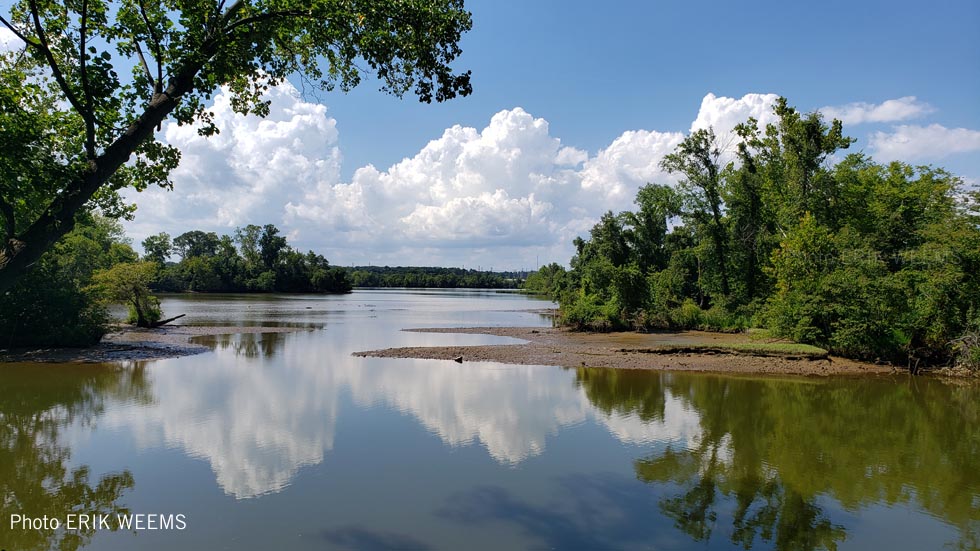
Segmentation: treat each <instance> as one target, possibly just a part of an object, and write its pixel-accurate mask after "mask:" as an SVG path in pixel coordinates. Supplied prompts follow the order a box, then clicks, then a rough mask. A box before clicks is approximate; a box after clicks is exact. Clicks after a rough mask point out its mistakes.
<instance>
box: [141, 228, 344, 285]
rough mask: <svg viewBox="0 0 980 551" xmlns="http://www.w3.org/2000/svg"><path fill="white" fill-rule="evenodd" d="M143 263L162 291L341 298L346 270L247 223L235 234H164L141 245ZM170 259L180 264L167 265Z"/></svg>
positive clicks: (274, 232)
mask: <svg viewBox="0 0 980 551" xmlns="http://www.w3.org/2000/svg"><path fill="white" fill-rule="evenodd" d="M142 245H143V250H144V251H145V252H146V256H145V257H144V258H145V260H148V261H152V262H155V263H156V264H157V265H158V266H160V269H159V273H158V275H157V277H156V279H155V281H154V282H153V283H152V284H151V287H152V288H153V289H154V290H156V291H161V292H184V291H194V292H205V293H210V292H229V293H240V292H281V293H344V292H348V291H350V290H351V282H350V278H349V277H348V274H347V271H346V270H345V269H343V268H340V267H337V266H331V265H330V262H329V261H327V259H326V258H324V257H323V256H322V255H320V254H317V253H315V252H313V251H309V252H306V253H302V252H300V251H298V250H296V249H294V248H293V247H290V246H289V243H288V242H287V240H286V237H285V236H283V235H280V231H279V228H277V227H276V226H274V225H272V224H266V225H265V226H261V227H260V226H257V225H254V224H249V225H247V226H244V227H242V228H238V229H236V230H235V232H234V235H233V236H231V235H221V236H219V235H218V234H217V233H215V232H204V231H200V230H193V231H188V232H184V233H182V234H180V235H178V236H177V237H174V238H173V239H171V237H170V235H169V234H167V233H159V234H156V235H152V236H150V237H147V238H146V239H144V240H143V242H142ZM174 255H179V256H180V261H179V262H170V261H169V260H170V258H171V257H172V256H174Z"/></svg>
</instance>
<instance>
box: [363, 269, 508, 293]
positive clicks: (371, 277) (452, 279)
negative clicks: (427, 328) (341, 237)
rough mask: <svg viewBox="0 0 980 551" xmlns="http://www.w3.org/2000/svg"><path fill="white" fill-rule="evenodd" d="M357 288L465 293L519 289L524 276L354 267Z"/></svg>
mask: <svg viewBox="0 0 980 551" xmlns="http://www.w3.org/2000/svg"><path fill="white" fill-rule="evenodd" d="M349 270H350V280H351V283H352V284H353V285H354V286H355V287H421V288H437V289H450V288H463V289H516V288H518V287H520V286H521V284H522V283H523V279H524V278H523V276H524V274H523V273H522V272H485V271H481V270H467V269H464V268H437V267H414V266H408V267H406V266H396V267H390V266H355V267H352V268H349Z"/></svg>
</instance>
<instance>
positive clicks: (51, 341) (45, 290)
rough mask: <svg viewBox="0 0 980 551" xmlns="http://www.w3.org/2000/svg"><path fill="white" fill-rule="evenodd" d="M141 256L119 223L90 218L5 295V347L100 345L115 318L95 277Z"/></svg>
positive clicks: (0, 338) (1, 317)
mask: <svg viewBox="0 0 980 551" xmlns="http://www.w3.org/2000/svg"><path fill="white" fill-rule="evenodd" d="M135 258H136V255H135V253H134V252H133V251H132V249H131V248H130V247H129V245H128V244H127V243H126V242H125V239H124V237H123V234H122V229H121V227H120V226H119V224H118V223H116V222H115V221H113V220H109V219H107V218H104V217H101V216H92V215H85V216H84V217H83V218H82V220H81V221H80V222H79V223H78V224H77V225H76V227H75V230H74V231H72V232H71V233H69V234H68V235H66V236H65V237H64V238H63V239H62V240H61V241H59V242H58V243H57V244H56V245H55V246H54V247H53V248H52V250H51V251H49V252H48V253H47V254H45V255H44V256H42V257H41V260H40V261H39V262H38V265H37V266H36V267H35V270H34V272H32V275H31V277H30V278H25V279H22V280H20V281H18V282H17V284H16V285H15V286H14V287H12V288H11V289H9V290H8V291H6V292H4V293H3V294H2V295H0V348H7V347H35V346H87V345H91V344H94V343H97V342H98V341H99V339H101V338H102V335H103V334H105V332H106V328H107V324H108V321H109V318H108V313H107V312H106V310H105V308H104V306H103V305H102V304H101V303H100V302H99V301H98V300H97V297H96V296H95V295H94V294H93V293H92V292H91V291H90V290H89V289H88V286H89V284H90V283H91V280H92V274H93V272H95V271H96V270H100V269H104V268H107V267H109V266H111V265H112V264H113V263H116V262H120V261H129V260H135Z"/></svg>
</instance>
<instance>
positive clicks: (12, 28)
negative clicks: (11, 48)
mask: <svg viewBox="0 0 980 551" xmlns="http://www.w3.org/2000/svg"><path fill="white" fill-rule="evenodd" d="M0 23H3V26H4V27H7V28H8V29H10V32H12V33H14V34H15V35H17V38H19V39H21V40H23V41H24V43H25V44H27V45H28V46H33V47H35V48H40V47H41V43H40V42H37V41H35V40H31V39H30V38H28V37H27V36H25V35H24V33H22V32H20V31H19V30H18V29H17V27H15V26H13V24H11V23H10V21H7V20H6V19H4V17H3V16H2V15H0Z"/></svg>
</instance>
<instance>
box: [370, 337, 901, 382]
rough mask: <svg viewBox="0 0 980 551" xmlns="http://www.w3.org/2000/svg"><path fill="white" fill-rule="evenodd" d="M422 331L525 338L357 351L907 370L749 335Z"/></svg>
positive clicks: (569, 363) (568, 361) (833, 371)
mask: <svg viewBox="0 0 980 551" xmlns="http://www.w3.org/2000/svg"><path fill="white" fill-rule="evenodd" d="M406 331H415V332H423V333H468V334H481V335H496V336H501V337H514V338H518V339H523V340H526V341H528V342H527V343H523V344H505V345H483V346H426V347H402V348H388V349H384V350H371V351H365V352H357V353H355V354H354V355H355V356H362V357H375V358H419V359H432V360H453V359H460V358H461V359H462V361H465V362H470V361H475V362H499V363H507V364H518V365H556V366H562V367H611V368H617V369H651V370H661V371H667V370H669V371H704V372H718V373H745V374H749V373H752V374H785V375H816V376H826V375H887V374H896V373H906V372H907V371H906V370H904V369H899V368H896V367H894V366H890V365H879V364H874V363H867V362H859V361H855V360H849V359H846V358H839V357H835V356H830V355H828V354H826V352H824V351H821V350H819V349H812V347H801V346H799V345H789V346H787V345H784V343H781V342H779V341H775V340H769V341H763V342H760V341H758V340H753V339H752V338H751V337H750V336H749V335H746V334H744V333H741V334H730V333H709V332H703V331H678V332H664V333H581V332H575V331H571V330H568V329H563V328H550V327H544V328H541V327H466V328H418V329H406Z"/></svg>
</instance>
